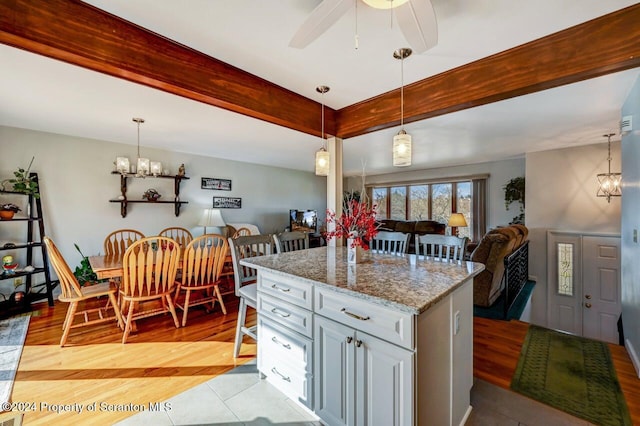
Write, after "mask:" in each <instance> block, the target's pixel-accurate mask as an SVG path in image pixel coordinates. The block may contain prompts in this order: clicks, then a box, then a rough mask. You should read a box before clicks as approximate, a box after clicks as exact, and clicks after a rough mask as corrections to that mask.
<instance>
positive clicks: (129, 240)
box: [104, 229, 144, 259]
mask: <svg viewBox="0 0 640 426" xmlns="http://www.w3.org/2000/svg"><path fill="white" fill-rule="evenodd" d="M142 238H144V234H143V233H142V232H140V231H136V230H135V229H118V230H117V231H113V232H112V233H110V234H109V235H107V237H106V238H105V239H104V254H105V255H106V256H113V257H115V258H116V259H120V258H122V256H123V255H124V252H125V251H126V250H127V248H129V246H130V245H131V244H133V243H135V242H136V241H139V240H141V239H142Z"/></svg>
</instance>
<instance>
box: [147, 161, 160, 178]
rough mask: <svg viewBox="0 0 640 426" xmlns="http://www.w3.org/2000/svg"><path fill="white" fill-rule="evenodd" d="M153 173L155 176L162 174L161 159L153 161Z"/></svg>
mask: <svg viewBox="0 0 640 426" xmlns="http://www.w3.org/2000/svg"><path fill="white" fill-rule="evenodd" d="M150 170H151V174H152V175H154V176H158V175H161V174H162V163H161V162H160V161H152V162H151V169H150Z"/></svg>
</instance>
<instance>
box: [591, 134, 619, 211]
mask: <svg viewBox="0 0 640 426" xmlns="http://www.w3.org/2000/svg"><path fill="white" fill-rule="evenodd" d="M613 135H615V133H609V134H607V135H603V136H604V137H605V138H607V139H608V142H609V154H608V156H607V161H608V162H609V169H608V172H607V173H600V174H598V176H597V177H598V184H599V187H598V193H597V194H596V196H598V197H605V198H606V199H607V202H608V203H610V202H611V197H621V196H622V173H611V136H613Z"/></svg>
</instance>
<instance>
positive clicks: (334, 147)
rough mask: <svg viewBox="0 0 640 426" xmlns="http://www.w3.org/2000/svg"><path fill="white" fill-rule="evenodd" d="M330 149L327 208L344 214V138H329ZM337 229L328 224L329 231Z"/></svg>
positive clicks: (332, 244)
mask: <svg viewBox="0 0 640 426" xmlns="http://www.w3.org/2000/svg"><path fill="white" fill-rule="evenodd" d="M327 151H329V158H330V160H329V176H327V209H329V210H332V211H334V212H336V217H340V215H341V214H342V139H340V138H336V137H331V138H328V139H327ZM333 230H335V224H334V223H328V224H327V231H333ZM327 245H329V246H333V247H335V246H336V245H338V246H341V245H342V239H339V241H338V239H336V238H334V239H332V240H331V241H327Z"/></svg>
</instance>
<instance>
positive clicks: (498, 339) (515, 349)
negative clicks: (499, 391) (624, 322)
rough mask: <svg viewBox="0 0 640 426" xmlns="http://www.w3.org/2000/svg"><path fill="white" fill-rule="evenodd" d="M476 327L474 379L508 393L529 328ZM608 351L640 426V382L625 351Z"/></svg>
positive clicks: (482, 322) (510, 324) (479, 322)
mask: <svg viewBox="0 0 640 426" xmlns="http://www.w3.org/2000/svg"><path fill="white" fill-rule="evenodd" d="M473 327H474V328H473V375H474V376H475V377H477V378H479V379H482V380H485V381H487V382H489V383H492V384H494V385H496V386H500V387H503V388H505V389H509V386H510V384H511V377H512V376H513V373H514V372H515V370H516V365H517V364H518V358H519V356H520V349H521V348H522V343H523V342H524V338H525V336H526V335H527V330H528V328H529V324H528V323H525V322H520V321H498V320H489V319H485V318H474V320H473ZM609 349H610V351H611V357H612V358H613V365H614V367H615V369H616V374H617V375H618V381H619V382H620V387H621V388H622V393H623V394H624V396H625V399H626V401H627V406H628V407H629V414H630V415H631V421H632V423H633V424H634V425H640V379H638V376H637V374H636V372H635V370H634V368H633V364H632V363H631V359H630V358H629V355H628V354H627V352H626V350H625V348H624V347H622V346H620V345H613V344H609Z"/></svg>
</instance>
